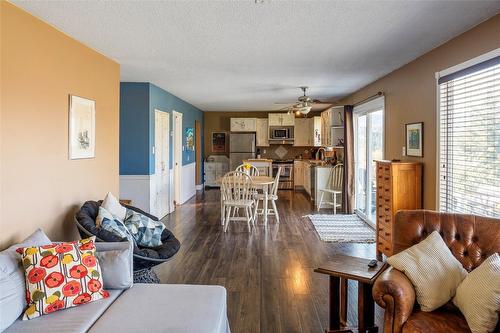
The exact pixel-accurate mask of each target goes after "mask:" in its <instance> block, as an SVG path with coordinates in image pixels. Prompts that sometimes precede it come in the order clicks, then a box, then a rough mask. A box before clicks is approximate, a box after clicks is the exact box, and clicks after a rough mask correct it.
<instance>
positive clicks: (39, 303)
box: [18, 237, 109, 320]
mask: <svg viewBox="0 0 500 333" xmlns="http://www.w3.org/2000/svg"><path fill="white" fill-rule="evenodd" d="M94 240H95V237H91V238H87V239H82V240H80V241H78V242H71V243H59V244H50V245H44V246H40V247H25V248H19V249H18V252H19V253H20V254H21V255H22V264H23V266H24V269H25V275H26V301H27V303H28V308H27V309H26V311H25V312H24V317H23V320H27V319H33V318H36V317H39V316H41V315H44V314H49V313H52V312H54V311H58V310H61V309H66V308H70V307H73V306H77V305H80V304H84V303H88V302H92V301H95V300H98V299H102V298H106V297H108V296H109V293H108V292H107V291H105V290H103V289H102V286H103V281H102V275H101V269H100V267H99V262H98V260H97V258H96V257H95V246H94Z"/></svg>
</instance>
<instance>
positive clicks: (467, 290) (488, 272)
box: [453, 253, 500, 333]
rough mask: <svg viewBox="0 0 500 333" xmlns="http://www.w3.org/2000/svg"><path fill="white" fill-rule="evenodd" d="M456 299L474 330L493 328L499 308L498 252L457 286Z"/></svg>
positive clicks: (475, 332) (477, 332)
mask: <svg viewBox="0 0 500 333" xmlns="http://www.w3.org/2000/svg"><path fill="white" fill-rule="evenodd" d="M453 303H454V304H455V305H456V306H457V307H458V308H459V309H460V311H462V314H463V315H464V317H465V319H466V320H467V324H469V328H470V330H471V332H472V333H488V332H493V331H494V330H495V327H496V326H497V322H498V311H499V310H500V256H499V255H498V253H495V254H493V255H491V256H490V257H488V258H487V259H486V260H485V261H484V262H483V263H482V264H481V265H480V266H479V267H477V268H476V269H474V270H473V271H472V272H470V273H469V274H468V275H467V277H466V278H465V279H464V280H463V281H462V283H461V284H460V285H459V286H458V289H457V294H456V295H455V298H453Z"/></svg>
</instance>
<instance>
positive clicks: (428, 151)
mask: <svg viewBox="0 0 500 333" xmlns="http://www.w3.org/2000/svg"><path fill="white" fill-rule="evenodd" d="M499 47H500V14H499V15H496V16H494V17H493V18H491V19H490V20H488V21H486V22H483V23H482V24H480V25H478V26H476V27H475V28H473V29H472V30H469V31H467V32H465V33H464V34H462V35H460V36H458V37H456V38H454V39H452V40H450V41H449V42H447V43H445V44H443V45H441V46H440V47H438V48H436V49H434V50H432V51H431V52H429V53H427V54H425V55H423V56H421V57H419V58H417V59H416V60H414V61H412V62H411V63H409V64H407V65H405V66H403V67H401V68H400V69H398V70H396V71H394V72H392V73H390V74H388V75H387V76H385V77H383V78H381V79H379V80H378V81H376V82H374V83H372V84H370V85H368V86H367V87H365V88H363V89H361V90H359V91H358V92H356V93H354V94H352V95H351V96H349V97H347V98H346V99H344V100H341V101H340V102H341V103H342V104H353V103H356V102H357V101H360V100H363V99H364V98H366V97H368V96H370V95H373V94H375V93H376V92H377V91H383V92H384V93H385V131H386V136H385V137H386V140H385V158H387V159H405V160H415V161H421V162H423V163H424V208H428V209H435V208H436V198H437V196H436V177H437V173H436V145H437V142H436V115H437V114H436V109H437V108H436V98H437V97H436V79H435V73H436V72H439V71H441V70H443V69H445V68H448V67H451V66H454V65H457V64H460V63H462V62H464V61H467V60H469V59H471V58H474V57H477V56H479V55H481V54H484V53H486V52H489V51H491V50H494V49H496V48H499ZM420 121H423V122H424V157H423V158H415V157H412V158H410V157H402V152H401V151H402V147H403V146H404V145H405V143H404V141H405V136H404V135H405V133H404V125H405V124H406V123H412V122H420Z"/></svg>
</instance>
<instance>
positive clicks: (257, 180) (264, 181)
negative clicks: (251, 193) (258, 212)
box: [217, 176, 274, 225]
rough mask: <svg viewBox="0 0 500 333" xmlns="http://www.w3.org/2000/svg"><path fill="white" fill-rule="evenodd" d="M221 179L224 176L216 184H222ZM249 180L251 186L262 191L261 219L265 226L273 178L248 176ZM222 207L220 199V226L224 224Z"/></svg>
mask: <svg viewBox="0 0 500 333" xmlns="http://www.w3.org/2000/svg"><path fill="white" fill-rule="evenodd" d="M229 177H233V176H229ZM223 178H224V176H223V177H220V178H219V179H217V184H222V179H223ZM250 179H251V180H252V184H253V185H254V186H255V187H257V188H259V189H262V193H263V194H264V203H263V205H264V208H263V218H264V224H265V225H267V211H268V206H267V204H268V196H269V186H270V185H272V184H273V183H274V178H273V177H269V176H250ZM223 205H224V204H223V202H222V199H221V214H220V218H221V223H222V224H224V214H223V210H224V208H223Z"/></svg>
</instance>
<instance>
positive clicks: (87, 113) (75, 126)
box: [68, 95, 95, 160]
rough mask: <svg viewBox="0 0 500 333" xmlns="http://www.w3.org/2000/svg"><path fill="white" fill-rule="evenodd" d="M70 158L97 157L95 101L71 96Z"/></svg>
mask: <svg viewBox="0 0 500 333" xmlns="http://www.w3.org/2000/svg"><path fill="white" fill-rule="evenodd" d="M68 141H69V158H70V159H71V160H75V159H81V158H94V157H95V101H93V100H90V99H87V98H83V97H79V96H75V95H69V136H68Z"/></svg>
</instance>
